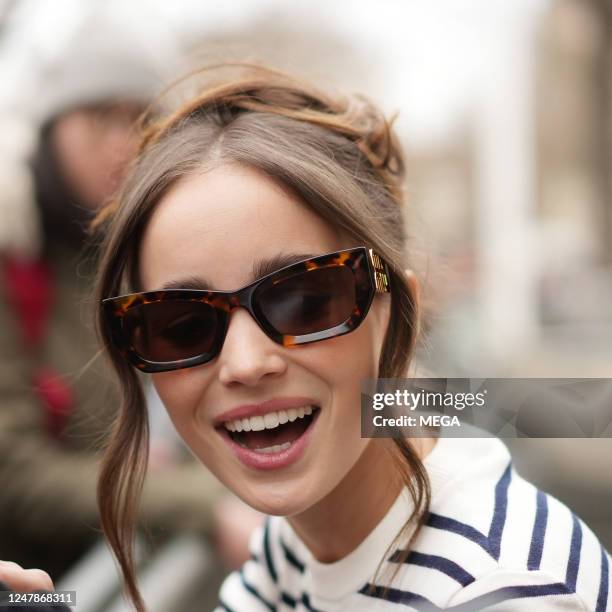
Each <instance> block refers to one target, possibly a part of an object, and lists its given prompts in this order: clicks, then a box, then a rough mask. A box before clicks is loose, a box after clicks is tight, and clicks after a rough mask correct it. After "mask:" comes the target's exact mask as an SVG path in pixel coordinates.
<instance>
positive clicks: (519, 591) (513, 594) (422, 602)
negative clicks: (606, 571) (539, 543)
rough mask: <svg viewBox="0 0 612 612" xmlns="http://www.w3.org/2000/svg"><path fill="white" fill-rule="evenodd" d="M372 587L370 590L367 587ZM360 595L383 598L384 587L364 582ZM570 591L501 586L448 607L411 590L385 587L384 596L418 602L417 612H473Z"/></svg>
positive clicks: (554, 585) (545, 586)
mask: <svg viewBox="0 0 612 612" xmlns="http://www.w3.org/2000/svg"><path fill="white" fill-rule="evenodd" d="M369 588H372V591H369V590H368V589H369ZM359 592H360V593H361V594H362V595H366V596H369V597H376V598H378V599H383V593H384V588H383V587H382V586H373V587H371V585H369V584H366V585H365V586H364V587H363V588H361V589H360V590H359ZM570 593H571V592H570V591H569V589H568V588H567V586H566V585H564V584H563V583H562V582H555V583H551V584H534V585H525V586H510V587H502V588H500V589H497V590H495V591H491V592H490V593H485V594H484V595H480V596H478V597H475V598H474V599H472V600H470V601H468V602H465V603H462V604H459V605H458V606H452V607H450V608H440V607H438V606H437V605H436V604H434V603H433V602H432V601H430V600H429V599H426V598H425V597H423V596H422V595H418V594H417V593H413V592H411V591H400V590H399V589H387V596H386V597H385V598H384V599H385V600H388V601H390V602H393V603H399V604H405V605H413V606H414V604H418V609H419V612H436V611H438V610H442V609H444V610H450V611H451V612H474V610H482V609H485V607H488V606H493V605H495V604H498V603H500V602H503V601H508V600H509V599H519V598H520V599H522V598H526V597H544V596H546V595H567V594H570Z"/></svg>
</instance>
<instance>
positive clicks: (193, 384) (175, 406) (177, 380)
mask: <svg viewBox="0 0 612 612" xmlns="http://www.w3.org/2000/svg"><path fill="white" fill-rule="evenodd" d="M151 377H152V380H153V384H154V386H155V389H156V391H157V393H158V395H159V397H160V398H161V400H162V402H163V404H164V406H165V407H166V411H167V412H168V416H169V417H170V419H171V420H172V422H173V423H174V425H175V427H176V429H177V430H178V431H179V433H180V434H181V435H184V434H185V433H187V432H185V428H186V426H187V425H188V424H191V423H194V420H195V419H197V415H198V406H199V405H200V403H201V397H202V394H203V391H204V389H205V387H206V380H203V379H204V378H205V377H204V376H203V373H202V372H201V371H199V370H198V369H197V368H188V369H185V370H176V371H175V372H161V373H159V374H152V375H151Z"/></svg>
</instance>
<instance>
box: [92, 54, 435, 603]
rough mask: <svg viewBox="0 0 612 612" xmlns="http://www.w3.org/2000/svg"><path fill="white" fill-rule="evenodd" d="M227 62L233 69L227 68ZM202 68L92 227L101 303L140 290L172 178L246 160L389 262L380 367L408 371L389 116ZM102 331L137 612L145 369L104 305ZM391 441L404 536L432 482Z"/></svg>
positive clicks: (398, 174)
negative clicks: (98, 240) (98, 234)
mask: <svg viewBox="0 0 612 612" xmlns="http://www.w3.org/2000/svg"><path fill="white" fill-rule="evenodd" d="M228 71H237V73H236V72H234V73H233V74H231V75H230V76H228ZM202 74H206V75H207V76H210V77H212V78H214V79H215V81H214V82H211V81H209V82H208V84H207V85H206V86H204V87H203V88H200V90H199V91H198V92H197V93H196V94H195V95H193V96H192V98H191V99H190V100H189V101H188V102H187V103H185V104H183V105H181V106H180V107H179V108H178V109H177V110H175V111H173V112H168V113H165V114H163V115H161V117H157V118H156V119H151V117H150V116H147V117H145V118H144V119H143V121H142V123H141V129H142V138H141V146H140V153H139V155H138V157H137V159H136V160H135V161H134V163H133V166H132V168H131V171H130V172H129V175H128V177H127V179H126V181H125V184H124V186H123V188H122V190H121V192H120V193H119V194H118V196H117V197H116V199H115V200H114V201H113V202H111V203H110V204H109V205H108V206H107V207H106V208H105V209H103V210H102V211H101V212H100V214H99V215H98V218H97V220H96V222H95V226H96V227H97V228H98V229H102V230H103V232H102V233H103V241H102V245H101V250H100V255H99V257H100V259H99V272H98V276H97V279H96V288H95V297H96V298H97V299H96V303H99V300H100V299H102V298H106V297H109V296H114V295H118V294H120V293H122V292H126V291H136V290H138V288H139V287H138V284H139V280H138V246H139V242H140V238H141V236H142V232H143V229H144V227H145V225H146V223H147V221H148V219H149V217H150V215H151V212H152V210H153V209H154V207H155V206H156V204H157V203H158V202H159V200H160V198H161V197H162V196H163V195H164V193H165V192H166V190H167V189H168V188H169V187H170V186H171V185H172V184H173V183H175V182H176V181H178V180H179V179H180V178H181V177H184V176H185V175H188V174H190V173H194V172H196V171H201V169H202V168H203V167H209V166H211V165H218V164H222V163H227V162H233V163H240V164H245V165H248V166H250V167H253V168H255V169H257V170H259V171H261V172H263V173H264V174H266V175H268V176H272V177H274V178H276V179H277V180H280V181H282V182H283V183H284V184H286V185H287V186H289V187H290V188H292V189H293V190H294V191H295V192H296V193H297V194H298V195H299V196H300V197H301V198H302V199H303V200H304V201H305V202H306V203H307V204H308V205H309V206H310V207H311V208H312V209H313V210H314V211H315V212H317V213H318V214H319V215H320V216H321V217H323V218H324V219H326V220H327V221H328V222H329V223H330V224H332V225H333V226H335V227H339V228H342V229H343V230H345V231H346V232H348V234H349V235H351V236H353V237H356V238H358V239H359V240H360V241H362V243H364V244H367V245H370V246H372V247H373V248H374V249H375V250H376V251H377V252H378V253H379V254H380V255H381V256H382V257H383V258H384V259H385V260H386V261H387V263H388V265H389V269H390V273H391V287H392V294H391V314H390V320H389V325H388V329H387V334H386V337H385V339H384V343H383V347H382V352H381V357H380V362H379V370H378V376H379V377H401V376H405V375H406V374H407V370H408V366H409V364H410V359H411V357H412V355H413V352H414V348H415V343H416V339H417V333H418V321H419V318H418V312H417V300H416V296H414V295H413V294H412V291H411V287H410V284H409V283H408V281H407V280H406V277H405V273H404V257H403V256H404V241H405V240H404V239H405V236H404V223H403V216H402V203H403V189H402V184H403V179H404V163H403V158H402V153H401V150H400V147H399V145H398V142H397V140H396V137H395V135H394V134H393V132H392V130H391V125H390V122H389V121H387V120H386V119H385V117H384V116H383V115H382V113H381V112H380V111H379V110H378V109H377V108H376V107H375V106H374V105H372V104H371V103H370V102H368V101H367V100H366V99H365V98H363V97H360V96H344V95H339V94H336V95H333V96H332V95H330V94H327V93H324V92H321V91H318V90H317V89H315V88H314V87H312V86H311V85H309V84H306V83H304V82H301V81H299V80H297V79H295V78H293V77H290V76H288V75H286V74H283V73H280V72H277V71H274V70H271V69H269V68H263V67H261V66H255V65H251V64H231V65H227V64H226V65H222V66H214V67H211V68H208V69H206V70H204V71H202ZM97 331H98V334H99V337H100V340H101V342H102V345H103V347H104V349H105V351H106V353H107V355H108V357H109V358H110V361H111V363H112V366H113V368H114V370H115V372H116V374H117V376H118V378H119V380H120V383H121V389H122V392H123V402H122V405H121V407H120V410H119V412H118V414H117V417H116V421H115V424H114V427H113V430H112V433H111V435H110V438H109V442H108V445H107V448H106V452H105V455H104V458H103V462H102V467H101V472H100V477H99V483H98V501H99V507H100V513H101V520H102V527H103V530H104V533H105V535H106V537H107V539H108V541H109V544H110V546H111V547H112V549H113V551H114V553H115V555H116V557H117V560H118V562H119V565H120V567H121V570H122V572H123V576H124V580H125V589H126V592H127V594H128V596H129V598H130V599H131V601H132V602H133V604H134V605H135V608H136V610H138V611H139V612H140V611H143V610H144V609H145V608H144V603H143V601H142V598H141V596H140V593H139V591H138V586H137V582H136V576H135V568H134V558H133V541H134V535H135V515H136V510H137V507H138V502H139V497H140V492H141V489H142V484H143V480H144V477H145V472H146V463H147V449H148V422H147V413H146V407H145V401H144V396H143V391H142V387H141V384H140V381H139V374H138V373H137V372H136V370H135V369H134V368H132V367H131V366H130V365H129V364H128V363H127V362H126V360H125V359H124V358H123V356H122V355H121V354H120V353H119V352H118V351H117V349H116V348H114V347H113V344H112V342H111V339H110V337H109V334H108V331H107V330H106V329H105V327H104V324H103V321H102V319H101V313H100V311H98V313H97ZM391 447H392V454H393V456H394V460H395V462H396V464H397V467H398V473H399V475H400V476H401V479H402V481H403V482H404V484H405V485H406V486H407V487H408V489H409V491H410V494H411V496H412V498H413V502H414V511H413V514H412V516H411V517H410V519H409V521H408V522H407V523H406V525H404V527H403V529H402V530H401V531H400V533H399V534H398V538H400V537H401V536H402V535H403V534H404V533H405V531H406V530H407V529H408V527H409V526H410V525H411V524H412V522H413V521H416V522H417V529H416V530H415V532H414V534H416V533H417V531H418V528H419V527H420V526H421V524H422V522H423V520H424V517H425V515H426V512H427V510H428V507H429V500H430V489H429V481H428V478H427V473H426V471H425V468H424V466H423V464H422V462H421V460H420V458H419V457H418V455H417V453H416V452H415V450H414V448H413V447H412V445H411V444H410V442H409V441H408V440H406V439H403V438H398V439H394V444H393V445H391ZM413 537H414V536H413ZM407 554H408V547H406V550H405V555H406V556H407ZM398 567H399V566H398Z"/></svg>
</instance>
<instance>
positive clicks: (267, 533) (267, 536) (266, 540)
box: [263, 518, 278, 582]
mask: <svg viewBox="0 0 612 612" xmlns="http://www.w3.org/2000/svg"><path fill="white" fill-rule="evenodd" d="M263 546H264V555H265V557H266V566H267V567H268V572H269V573H270V577H271V578H272V580H274V582H278V574H277V573H276V568H275V567H274V563H273V562H272V551H271V550H270V519H269V518H268V519H266V524H265V527H264V541H263Z"/></svg>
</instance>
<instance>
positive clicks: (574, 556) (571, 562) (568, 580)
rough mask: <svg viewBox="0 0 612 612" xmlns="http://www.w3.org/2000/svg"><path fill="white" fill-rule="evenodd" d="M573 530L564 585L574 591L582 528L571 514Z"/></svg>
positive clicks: (578, 565) (578, 564)
mask: <svg viewBox="0 0 612 612" xmlns="http://www.w3.org/2000/svg"><path fill="white" fill-rule="evenodd" d="M572 521H573V523H574V528H573V529H572V541H571V544H570V554H569V558H568V560H567V571H566V573H565V584H566V585H567V586H568V587H569V588H570V589H571V590H572V591H575V590H576V580H577V578H578V568H579V567H580V547H581V545H582V527H580V521H579V520H578V517H577V516H576V515H575V514H574V513H572Z"/></svg>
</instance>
